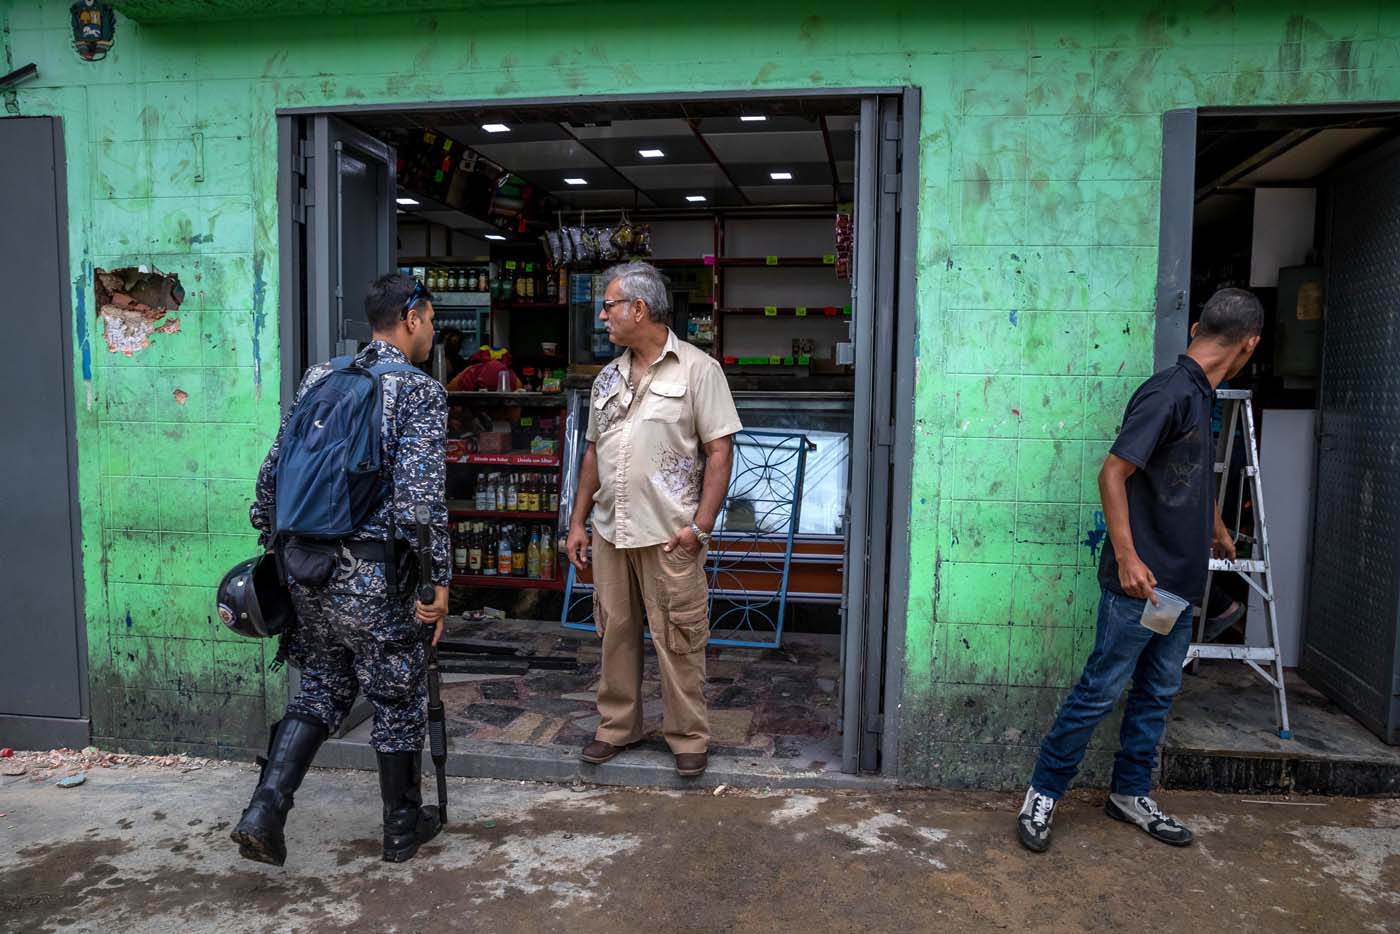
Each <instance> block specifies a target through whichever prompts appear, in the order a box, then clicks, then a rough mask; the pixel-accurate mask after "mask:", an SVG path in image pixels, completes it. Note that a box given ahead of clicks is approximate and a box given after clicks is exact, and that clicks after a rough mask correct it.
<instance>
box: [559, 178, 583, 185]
mask: <svg viewBox="0 0 1400 934" xmlns="http://www.w3.org/2000/svg"><path fill="white" fill-rule="evenodd" d="M564 184H566V185H587V184H588V179H586V178H566V179H564Z"/></svg>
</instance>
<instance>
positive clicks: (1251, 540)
mask: <svg viewBox="0 0 1400 934" xmlns="http://www.w3.org/2000/svg"><path fill="white" fill-rule="evenodd" d="M1252 396H1253V393H1251V392H1250V391H1249V390H1248V389H1218V390H1216V393H1215V397H1216V398H1217V399H1219V400H1220V401H1221V403H1223V406H1224V417H1223V418H1222V420H1221V429H1222V430H1221V432H1220V437H1219V438H1217V439H1216V445H1215V453H1216V458H1217V460H1216V464H1215V475H1216V478H1217V480H1216V492H1215V502H1216V507H1217V508H1222V507H1223V506H1224V503H1225V493H1226V491H1227V490H1228V488H1229V484H1230V482H1231V479H1232V478H1231V477H1230V464H1231V455H1233V454H1234V445H1235V435H1236V433H1237V432H1238V429H1239V426H1240V422H1241V419H1243V422H1244V452H1245V465H1244V467H1243V469H1241V470H1240V476H1239V484H1240V486H1239V492H1240V495H1239V497H1238V499H1237V501H1236V506H1235V516H1234V524H1233V525H1232V524H1231V523H1230V521H1229V520H1228V519H1226V521H1225V525H1226V527H1227V528H1228V529H1229V530H1230V532H1231V534H1232V536H1233V538H1234V541H1235V547H1236V549H1237V550H1240V551H1243V550H1244V549H1243V546H1245V545H1248V546H1250V557H1248V558H1240V559H1238V560H1234V561H1226V560H1223V559H1219V558H1211V559H1210V561H1209V568H1208V570H1207V572H1206V591H1205V593H1206V595H1205V597H1204V598H1203V599H1202V601H1201V606H1199V607H1197V608H1196V612H1195V616H1196V641H1194V642H1192V643H1191V647H1190V649H1188V650H1187V653H1186V661H1185V662H1184V663H1183V664H1186V665H1190V664H1194V663H1195V662H1197V661H1199V660H1201V659H1218V660H1222V661H1237V662H1244V663H1245V664H1246V665H1248V666H1249V667H1250V668H1253V669H1254V671H1255V672H1256V673H1257V674H1258V675H1259V677H1261V678H1263V679H1264V681H1265V682H1266V683H1267V684H1268V685H1269V687H1271V688H1273V689H1274V715H1275V717H1276V718H1277V720H1278V725H1279V727H1278V735H1279V737H1280V738H1281V739H1290V738H1292V736H1293V733H1292V730H1290V729H1289V726H1288V697H1287V694H1286V692H1285V689H1284V683H1283V657H1282V654H1281V653H1280V651H1279V647H1278V613H1277V607H1276V606H1275V603H1274V575H1273V571H1272V570H1271V569H1270V565H1269V533H1268V526H1267V525H1266V524H1265V520H1264V491H1263V488H1262V478H1261V477H1260V475H1259V446H1258V442H1257V441H1256V439H1255V434H1254V410H1253V408H1252V407H1251V405H1250V399H1251V398H1252ZM1246 484H1248V489H1249V492H1250V495H1251V496H1252V500H1253V503H1254V535H1253V536H1249V535H1244V534H1242V533H1241V532H1240V517H1241V515H1242V513H1243V511H1244V500H1245V490H1246ZM1221 518H1222V519H1225V516H1224V515H1223V513H1222V515H1221ZM1217 572H1223V573H1235V574H1238V575H1239V576H1240V577H1241V578H1243V579H1244V581H1245V583H1247V584H1248V585H1249V586H1250V587H1251V588H1253V589H1254V591H1255V592H1256V593H1258V594H1259V596H1260V597H1261V598H1262V600H1263V605H1264V616H1265V618H1266V625H1265V627H1264V631H1265V634H1266V637H1267V639H1268V645H1214V644H1211V643H1207V642H1204V641H1202V640H1203V639H1204V637H1205V627H1206V608H1207V607H1208V606H1209V605H1210V587H1211V584H1212V583H1214V581H1215V575H1216V573H1217ZM1266 666H1267V670H1266Z"/></svg>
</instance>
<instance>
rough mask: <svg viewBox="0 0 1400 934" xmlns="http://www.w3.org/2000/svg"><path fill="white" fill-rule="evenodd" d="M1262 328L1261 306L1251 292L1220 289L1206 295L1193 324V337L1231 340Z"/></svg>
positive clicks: (1251, 333)
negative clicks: (1210, 294) (1203, 304)
mask: <svg viewBox="0 0 1400 934" xmlns="http://www.w3.org/2000/svg"><path fill="white" fill-rule="evenodd" d="M1263 331H1264V306H1263V305H1262V304H1260V302H1259V299H1258V298H1256V297H1255V296H1254V293H1253V292H1250V291H1247V290H1245V289H1221V290H1220V291H1219V292H1216V293H1215V294H1214V295H1212V296H1211V297H1210V301H1208V302H1206V307H1205V308H1204V309H1202V311H1201V320H1200V323H1199V324H1198V325H1197V326H1196V336H1197V337H1212V338H1214V339H1215V340H1217V341H1219V342H1220V343H1222V344H1235V343H1238V342H1240V341H1242V340H1248V339H1249V338H1251V337H1258V336H1259V335H1260V334H1261V333H1263Z"/></svg>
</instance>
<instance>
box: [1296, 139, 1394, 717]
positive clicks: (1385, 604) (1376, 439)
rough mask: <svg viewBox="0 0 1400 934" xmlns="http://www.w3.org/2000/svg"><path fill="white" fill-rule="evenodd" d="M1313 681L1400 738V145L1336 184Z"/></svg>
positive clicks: (1312, 600)
mask: <svg viewBox="0 0 1400 934" xmlns="http://www.w3.org/2000/svg"><path fill="white" fill-rule="evenodd" d="M1329 201H1330V203H1331V216H1330V218H1329V224H1328V226H1329V236H1328V244H1327V250H1326V266H1327V288H1326V300H1325V311H1324V313H1323V316H1324V326H1325V327H1326V336H1325V338H1324V340H1323V350H1322V393H1321V399H1320V401H1319V406H1318V418H1317V430H1318V445H1317V495H1316V497H1315V500H1314V518H1313V544H1312V580H1311V586H1310V587H1309V594H1308V615H1307V623H1306V628H1305V629H1304V631H1303V651H1302V656H1301V658H1300V659H1299V661H1300V666H1301V668H1302V669H1303V672H1304V674H1305V676H1306V677H1307V679H1308V681H1309V682H1310V683H1311V684H1313V685H1314V686H1315V687H1317V688H1318V689H1320V690H1321V691H1323V692H1324V693H1325V694H1327V696H1328V697H1330V698H1331V699H1332V700H1334V701H1336V702H1337V704H1338V705H1339V706H1341V707H1343V708H1344V709H1346V710H1347V711H1348V712H1349V713H1351V714H1352V715H1353V716H1354V717H1356V718H1357V719H1358V720H1360V721H1361V722H1362V723H1363V724H1365V725H1366V726H1367V727H1368V728H1369V729H1371V730H1372V731H1374V732H1375V733H1376V734H1377V735H1378V736H1380V738H1381V739H1383V740H1385V741H1386V742H1387V743H1392V744H1400V536H1397V534H1396V530H1397V529H1400V455H1397V452H1400V415H1397V413H1400V369H1397V368H1396V360H1397V358H1400V325H1397V322H1400V252H1398V251H1397V247H1396V244H1400V142H1392V143H1390V144H1388V145H1386V146H1384V147H1383V148H1381V149H1379V150H1377V151H1376V152H1374V153H1372V154H1370V155H1369V156H1367V157H1365V158H1364V159H1363V160H1362V161H1360V162H1359V163H1353V164H1351V165H1348V166H1346V167H1345V168H1344V169H1342V170H1340V171H1339V172H1338V173H1337V175H1336V181H1335V183H1334V184H1333V185H1332V188H1331V197H1330V199H1329Z"/></svg>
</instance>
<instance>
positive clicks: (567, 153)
mask: <svg viewBox="0 0 1400 934" xmlns="http://www.w3.org/2000/svg"><path fill="white" fill-rule="evenodd" d="M472 148H473V149H475V150H476V151H477V152H479V153H481V154H482V155H483V156H485V157H486V158H488V159H490V160H491V161H492V162H495V163H498V164H500V165H503V166H505V167H506V168H507V169H509V170H510V171H512V172H519V173H521V174H524V173H526V172H531V171H535V170H538V169H559V168H570V167H573V168H580V169H584V168H597V167H599V166H602V165H603V162H602V160H600V159H599V158H598V157H596V156H594V155H593V153H591V152H589V151H588V150H587V149H586V148H584V146H583V144H582V143H579V142H578V141H577V140H541V141H539V142H534V143H481V144H479V145H476V146H473V147H472Z"/></svg>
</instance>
